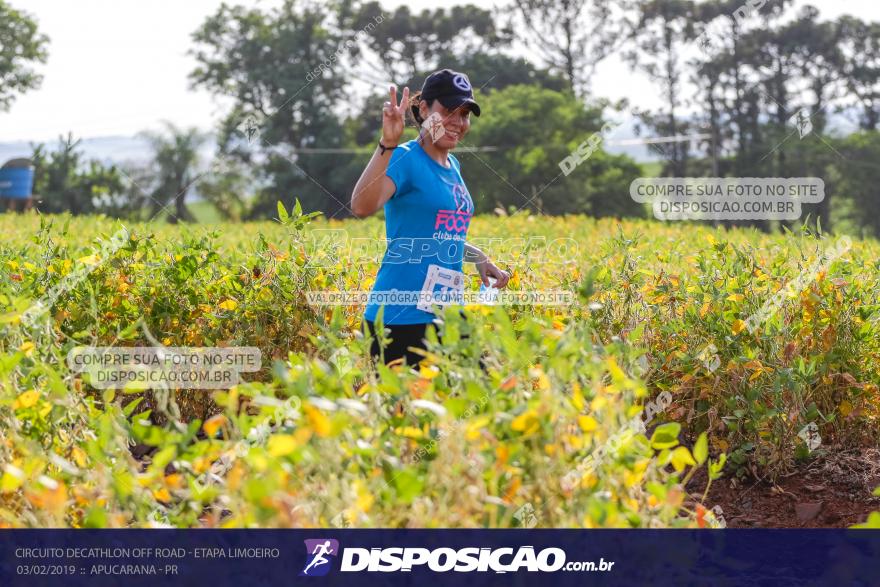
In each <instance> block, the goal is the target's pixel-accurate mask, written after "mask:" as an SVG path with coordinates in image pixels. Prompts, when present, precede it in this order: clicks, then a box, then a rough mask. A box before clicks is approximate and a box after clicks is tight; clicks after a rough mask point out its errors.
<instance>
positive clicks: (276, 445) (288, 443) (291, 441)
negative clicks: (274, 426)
mask: <svg viewBox="0 0 880 587" xmlns="http://www.w3.org/2000/svg"><path fill="white" fill-rule="evenodd" d="M297 446H298V445H297V442H296V438H294V437H293V435H291V434H274V435H272V436H270V437H269V442H268V443H267V445H266V448H267V449H268V450H269V454H270V455H272V456H273V457H284V456H287V455H289V454H290V453H292V452H293V451H295V450H296V447H297Z"/></svg>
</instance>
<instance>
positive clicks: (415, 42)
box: [353, 2, 510, 84]
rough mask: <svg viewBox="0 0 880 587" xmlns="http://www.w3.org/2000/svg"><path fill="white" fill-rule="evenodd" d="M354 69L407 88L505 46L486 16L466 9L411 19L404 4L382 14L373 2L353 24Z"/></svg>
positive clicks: (444, 10)
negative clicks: (355, 42)
mask: <svg viewBox="0 0 880 587" xmlns="http://www.w3.org/2000/svg"><path fill="white" fill-rule="evenodd" d="M353 27H354V28H355V29H357V32H356V33H355V36H356V37H357V38H358V40H359V41H360V42H359V44H358V56H359V57H360V59H359V63H358V64H359V65H361V66H364V67H368V68H372V69H373V70H374V71H377V72H379V73H381V74H382V75H386V76H387V77H388V79H389V80H394V81H395V82H397V83H401V84H402V83H406V82H407V81H409V80H411V79H413V78H414V77H415V76H416V75H417V74H418V73H420V72H424V71H433V70H436V69H438V68H439V67H447V66H448V63H449V62H450V61H458V60H461V59H463V58H464V57H466V56H468V55H480V54H488V53H491V52H493V51H494V50H495V49H497V48H499V47H502V46H505V45H507V44H509V42H510V38H509V32H507V31H503V30H501V29H499V27H498V26H497V25H496V22H495V19H494V18H493V17H492V13H491V12H490V11H488V10H484V9H482V8H479V7H478V6H474V5H473V4H465V5H462V6H452V7H450V8H437V9H434V10H429V9H425V10H422V12H420V13H413V12H411V11H410V9H409V7H408V6H406V5H405V4H404V5H402V6H399V7H398V8H397V9H395V10H394V12H392V13H390V14H386V13H384V12H383V11H382V8H381V6H380V5H379V3H378V2H369V3H367V4H365V5H363V6H362V7H361V8H360V9H359V10H358V11H357V12H356V16H355V18H354V19H353Z"/></svg>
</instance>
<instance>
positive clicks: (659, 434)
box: [651, 422, 681, 449]
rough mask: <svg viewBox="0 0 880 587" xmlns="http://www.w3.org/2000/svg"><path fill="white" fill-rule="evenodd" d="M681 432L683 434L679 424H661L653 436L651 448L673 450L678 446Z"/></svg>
mask: <svg viewBox="0 0 880 587" xmlns="http://www.w3.org/2000/svg"><path fill="white" fill-rule="evenodd" d="M679 432H681V424H679V423H678V422H667V423H666V424H661V425H660V426H657V428H656V429H655V430H654V433H653V434H652V435H651V446H652V447H654V448H655V449H664V448H672V447H673V446H675V445H676V444H678V434H679Z"/></svg>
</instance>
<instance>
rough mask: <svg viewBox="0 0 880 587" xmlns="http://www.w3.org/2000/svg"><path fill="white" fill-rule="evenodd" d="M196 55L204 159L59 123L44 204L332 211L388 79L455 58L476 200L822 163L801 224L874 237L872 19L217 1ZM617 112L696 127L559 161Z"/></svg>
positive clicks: (668, 5) (621, 208)
mask: <svg viewBox="0 0 880 587" xmlns="http://www.w3.org/2000/svg"><path fill="white" fill-rule="evenodd" d="M0 12H3V13H4V15H5V16H6V18H5V19H2V18H0V23H6V24H0V39H2V47H0V52H2V53H4V54H5V53H8V52H9V51H16V50H18V51H19V52H20V48H21V47H28V48H29V52H30V53H29V55H30V58H29V60H30V61H31V62H35V61H39V60H41V59H45V45H46V43H47V40H46V39H45V38H43V37H41V36H40V34H39V32H38V30H37V27H36V26H35V25H34V23H33V22H32V21H30V19H29V17H28V16H27V15H25V14H22V13H20V12H15V11H14V10H12V9H11V8H10V7H9V6H8V5H7V4H6V3H5V2H4V0H0ZM9 13H11V14H12V16H10V15H9ZM15 21H18V22H24V23H30V24H26V25H19V26H15V25H10V24H9V23H11V22H15ZM8 39H13V40H14V42H12V41H8ZM15 47H19V49H16V48H15ZM191 53H192V56H193V57H194V58H195V60H196V62H197V64H198V65H197V66H196V67H195V69H194V70H193V71H192V72H191V75H190V81H191V84H192V86H193V88H199V89H204V90H208V91H209V92H211V93H213V94H215V95H217V96H223V97H226V98H230V99H231V101H232V104H233V106H232V108H231V109H230V111H229V112H228V113H226V115H225V116H224V117H223V119H222V120H221V121H220V122H219V123H218V126H217V129H216V132H215V135H214V136H215V138H216V141H217V145H216V153H217V154H216V158H215V160H213V161H209V162H205V161H202V162H200V161H199V157H198V152H199V146H200V145H201V144H203V143H204V141H206V140H207V137H206V135H204V134H202V133H200V132H199V131H197V130H196V129H178V128H175V127H172V126H168V127H167V128H166V129H165V132H164V133H161V134H153V135H150V136H149V139H150V142H151V145H152V150H153V154H154V157H153V161H152V162H151V163H150V164H149V165H145V166H144V167H142V168H140V169H119V168H116V167H113V166H110V167H105V166H102V165H101V164H99V163H98V162H95V161H83V160H82V158H81V156H80V155H79V151H78V150H77V146H76V142H75V141H74V140H73V138H72V137H66V138H64V139H63V140H62V146H61V148H60V149H56V150H52V151H48V150H47V149H46V148H45V147H44V146H42V145H38V146H36V148H35V152H34V160H35V162H36V167H37V190H38V192H37V193H39V194H40V195H41V196H43V201H42V202H41V204H40V207H41V208H42V209H44V210H46V211H59V210H70V211H72V212H74V213H91V212H104V213H108V214H112V215H117V216H128V217H144V216H147V215H149V214H154V213H156V212H157V211H158V210H161V209H163V208H167V209H168V210H169V212H168V214H167V217H168V218H169V220H172V221H186V220H191V219H192V215H191V214H190V213H189V211H188V209H187V205H186V199H187V196H188V194H191V193H192V192H193V191H194V190H195V191H197V192H198V193H199V195H200V196H201V197H203V198H204V199H206V200H208V201H210V202H211V203H213V204H214V207H215V208H217V209H218V212H219V213H220V214H221V215H222V216H224V217H226V218H230V219H249V218H266V217H272V216H273V215H274V214H275V211H276V206H275V203H276V202H277V201H278V200H279V199H280V200H283V201H284V202H285V203H290V202H292V201H293V200H294V198H296V199H299V200H300V202H302V204H303V207H304V208H305V209H308V210H316V211H320V212H322V213H323V214H325V215H326V216H328V217H337V218H338V217H344V216H346V215H348V214H349V211H348V209H347V202H348V200H349V194H350V191H351V188H352V186H353V185H354V183H355V182H356V180H357V177H358V176H359V174H360V172H361V170H362V168H363V166H364V165H365V163H366V160H367V159H368V158H369V156H370V153H371V152H372V149H373V146H374V145H375V142H376V140H377V137H378V132H379V128H380V120H381V104H382V102H383V101H384V100H385V96H386V94H387V80H391V81H393V83H396V84H398V85H399V86H403V85H406V86H409V87H410V88H411V89H418V88H419V87H420V85H421V82H422V80H423V79H424V77H425V76H426V75H427V74H428V73H430V72H431V71H434V70H436V69H438V68H441V67H450V68H452V69H456V70H460V71H464V72H466V73H468V75H469V77H470V78H471V81H472V83H473V85H474V86H475V88H478V92H477V94H478V100H480V102H481V105H482V107H483V113H484V114H483V116H481V117H480V118H478V119H474V121H473V125H472V129H471V132H470V134H469V135H468V136H467V137H466V138H465V140H464V147H465V148H464V149H462V151H461V153H460V154H459V158H460V159H461V161H462V166H463V172H464V175H465V179H466V181H467V182H468V187H469V189H470V191H471V194H472V196H473V199H474V202H475V204H476V207H477V211H478V212H488V211H493V210H499V209H500V210H503V211H504V213H510V212H511V211H513V210H518V209H522V208H526V209H529V210H532V211H536V212H543V213H548V214H567V213H586V214H590V215H594V216H639V215H644V214H645V210H644V208H643V207H642V205H641V204H636V203H635V202H633V201H632V200H631V199H630V197H629V189H628V188H629V184H630V182H631V181H632V180H633V179H635V178H637V177H640V176H642V175H644V174H645V173H647V172H649V171H650V172H651V173H655V174H659V175H664V176H682V177H683V176H731V177H806V176H818V177H822V178H823V179H824V180H825V183H826V194H827V195H826V198H825V200H824V201H823V202H821V203H819V204H816V205H811V206H806V208H807V210H808V212H809V213H810V215H811V218H812V219H813V221H815V222H818V223H819V224H820V225H821V226H822V227H823V228H825V229H827V228H829V227H835V228H840V229H847V230H850V231H862V232H864V233H867V234H874V235H880V197H878V188H876V186H877V185H878V180H880V163H878V161H880V157H878V155H880V138H878V136H880V134H878V124H880V23H874V22H866V21H863V20H862V19H860V18H858V17H856V16H843V17H841V18H838V19H835V20H823V19H822V18H821V17H820V15H819V12H818V10H817V9H816V8H814V7H812V6H803V7H801V8H796V7H795V6H794V5H793V2H792V1H791V0H708V1H703V2H696V1H693V0H574V1H572V0H566V1H562V0H510V2H509V3H508V4H507V5H506V6H505V7H503V9H501V10H498V11H495V12H493V11H489V10H486V9H483V8H481V7H479V6H476V5H464V6H455V7H449V8H437V9H431V10H423V11H421V12H413V11H412V10H411V9H410V8H408V7H407V6H405V5H404V6H400V7H399V8H396V9H394V10H386V9H384V8H383V7H382V6H381V5H380V4H379V3H378V2H361V1H355V0H338V1H337V2H334V3H332V4H329V5H328V4H326V3H319V2H313V1H311V0H286V1H285V2H284V3H283V4H282V5H280V6H279V7H277V8H272V9H264V8H259V7H245V6H239V5H228V4H223V5H221V6H220V7H219V8H218V9H217V11H216V12H215V13H214V14H212V15H210V16H208V17H207V18H206V20H205V21H204V22H203V23H202V24H201V26H199V28H198V29H197V30H196V31H194V32H193V34H192V49H191ZM524 55H525V56H524ZM612 55H616V56H619V57H620V58H622V60H623V62H624V63H625V64H626V66H627V67H629V68H630V69H631V70H632V71H634V72H640V73H641V74H643V76H644V78H645V79H646V80H647V82H646V83H647V84H649V85H646V87H645V93H649V92H653V93H655V95H657V96H659V97H660V101H659V103H660V104H661V105H660V106H659V107H657V108H653V109H638V108H635V107H634V106H633V105H632V104H631V103H628V102H627V101H623V102H618V103H612V102H611V101H609V100H608V99H607V98H605V97H603V95H602V94H603V92H602V88H601V87H597V86H596V85H595V83H594V78H595V71H596V68H597V67H598V66H599V65H600V64H601V63H603V62H604V61H605V60H607V59H608V58H609V57H611V56H612ZM26 61H27V60H25V62H26ZM14 63H18V71H15V70H16V65H15V64H14ZM21 63H22V60H20V59H19V60H18V61H13V60H12V59H8V58H7V57H0V79H15V80H17V85H15V84H12V85H7V86H0V87H5V89H3V90H0V107H4V106H5V107H8V105H9V104H10V103H11V99H12V95H13V94H14V93H19V92H22V91H25V90H27V89H29V88H31V87H34V86H35V85H36V84H38V79H37V76H35V75H34V74H33V72H31V71H30V70H29V69H28V70H22V67H23V66H22V65H21ZM10 72H13V73H10ZM4 92H5V93H4ZM619 113H626V114H627V115H630V116H634V120H635V121H636V122H635V129H636V131H637V132H639V133H641V134H644V135H645V136H649V137H658V136H659V137H690V138H688V139H682V140H674V139H673V140H669V142H664V143H657V144H653V145H652V146H651V149H652V153H654V154H655V156H656V157H657V158H658V159H659V162H660V163H659V165H655V166H653V167H654V168H653V169H647V168H646V167H645V166H644V165H643V164H640V163H637V162H636V161H634V160H633V159H632V158H630V157H627V156H623V155H613V154H610V153H609V152H608V150H607V149H605V148H602V146H601V144H600V145H599V146H598V148H596V149H594V150H591V152H590V155H589V157H587V158H586V160H585V161H583V162H582V163H581V164H580V165H578V166H577V167H576V168H575V169H573V170H571V171H570V173H562V172H561V169H560V162H561V161H563V160H564V159H565V158H566V157H568V156H569V155H571V153H572V152H574V151H575V150H576V149H577V148H578V146H579V145H581V144H582V143H583V142H584V141H585V139H588V138H589V137H591V136H593V135H596V134H597V133H598V134H599V135H602V128H603V125H605V124H606V123H607V122H608V121H609V119H610V118H613V117H614V116H616V115H617V114H619ZM846 120H849V121H850V123H851V125H852V127H854V128H855V130H854V131H853V132H850V133H849V134H848V135H847V136H839V134H840V133H836V132H834V131H835V129H834V127H833V126H831V125H830V122H831V121H846ZM837 126H840V125H839V124H838V125H837ZM605 128H606V129H607V126H606V127H605ZM410 132H411V136H415V132H416V131H415V129H413V130H412V131H410ZM500 210H499V211H500ZM751 224H754V225H756V226H757V227H758V228H760V229H764V230H770V229H772V228H773V226H772V225H771V224H770V223H766V222H751Z"/></svg>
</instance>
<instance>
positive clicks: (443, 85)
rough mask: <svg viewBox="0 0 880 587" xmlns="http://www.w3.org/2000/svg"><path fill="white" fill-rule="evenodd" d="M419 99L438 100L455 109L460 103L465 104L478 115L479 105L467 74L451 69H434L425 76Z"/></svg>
mask: <svg viewBox="0 0 880 587" xmlns="http://www.w3.org/2000/svg"><path fill="white" fill-rule="evenodd" d="M419 98H420V99H421V100H439V101H440V103H441V104H443V105H444V106H445V107H446V108H449V109H455V108H458V107H459V106H461V105H462V104H467V105H468V106H469V107H470V109H471V112H473V113H474V114H475V115H476V116H479V115H480V105H479V104H477V103H476V102H475V101H474V90H473V88H472V87H471V80H469V79H468V76H467V75H465V74H463V73H459V72H457V71H452V70H451V69H441V70H440V71H435V72H434V73H432V74H431V75H429V76H428V77H427V78H425V83H424V85H423V86H422V93H421V95H420V96H419Z"/></svg>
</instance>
